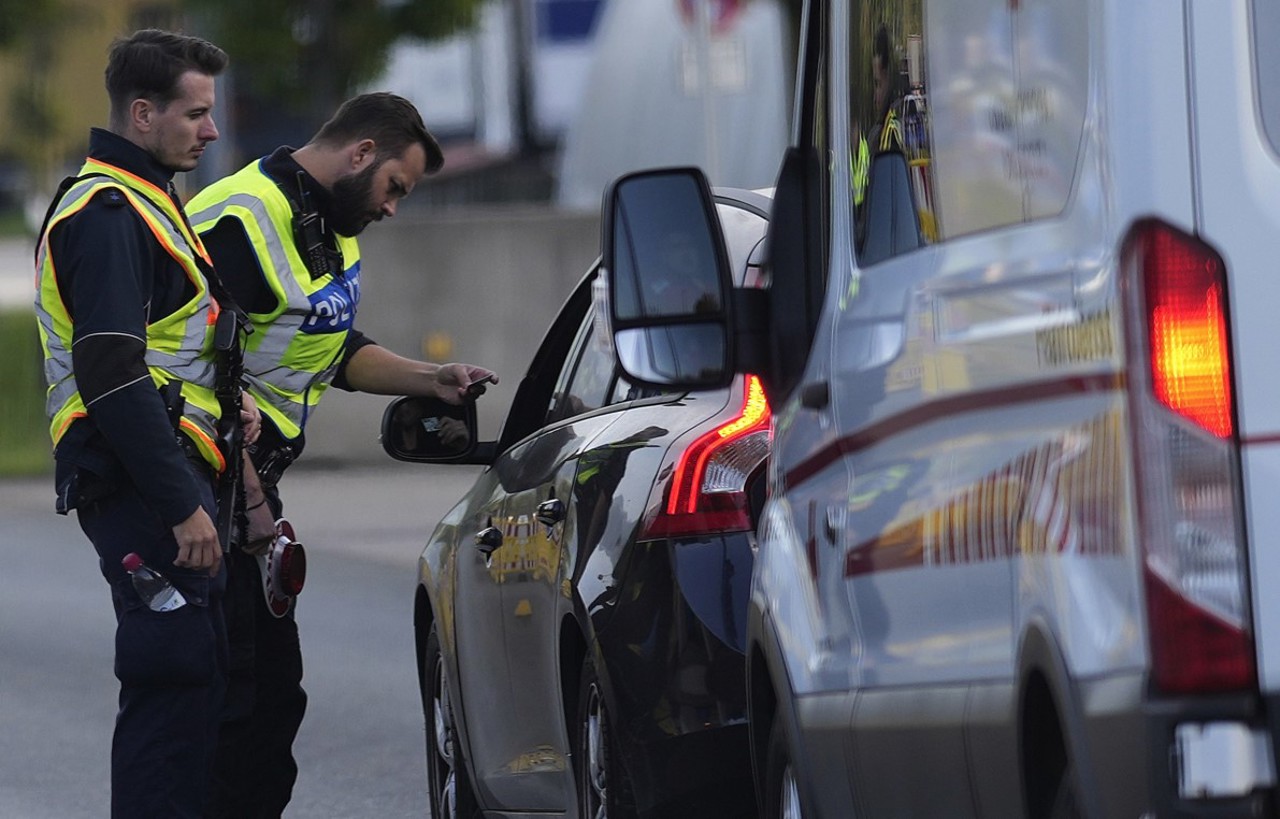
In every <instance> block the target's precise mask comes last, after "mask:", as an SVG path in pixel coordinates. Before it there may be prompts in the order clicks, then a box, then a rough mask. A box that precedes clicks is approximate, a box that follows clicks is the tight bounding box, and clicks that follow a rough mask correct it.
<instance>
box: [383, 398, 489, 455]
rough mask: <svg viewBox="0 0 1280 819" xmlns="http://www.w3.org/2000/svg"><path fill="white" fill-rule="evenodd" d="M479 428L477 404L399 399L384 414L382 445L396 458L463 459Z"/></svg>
mask: <svg viewBox="0 0 1280 819" xmlns="http://www.w3.org/2000/svg"><path fill="white" fill-rule="evenodd" d="M475 428H476V424H475V406H474V405H473V404H463V405H455V404H449V403H446V402H444V401H441V400H440V399H438V398H422V397H411V398H398V399H396V400H395V401H393V402H392V403H391V405H390V406H388V407H387V411H386V413H385V414H384V416H383V419H382V446H383V449H385V450H386V451H387V453H388V454H390V455H391V456H392V457H395V458H402V459H406V458H407V459H433V460H434V459H449V458H459V457H462V456H465V455H466V454H468V453H469V452H470V451H471V450H472V449H473V448H474V443H475Z"/></svg>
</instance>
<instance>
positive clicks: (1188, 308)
mask: <svg viewBox="0 0 1280 819" xmlns="http://www.w3.org/2000/svg"><path fill="white" fill-rule="evenodd" d="M1127 251H1128V252H1126V253H1125V255H1124V259H1125V264H1126V269H1125V274H1126V278H1125V282H1126V284H1131V283H1140V286H1139V287H1138V288H1131V289H1127V291H1126V292H1128V293H1130V294H1131V295H1136V296H1137V297H1136V298H1131V299H1130V300H1129V301H1128V302H1127V314H1126V315H1127V318H1128V321H1129V323H1130V325H1129V326H1130V327H1131V328H1132V329H1134V330H1135V331H1136V332H1132V333H1130V334H1129V336H1128V338H1129V345H1128V356H1129V361H1130V362H1131V366H1130V368H1129V374H1130V390H1131V392H1130V395H1131V399H1132V400H1131V405H1130V406H1131V412H1132V414H1133V441H1134V448H1135V450H1134V452H1135V455H1134V457H1135V461H1136V464H1137V484H1136V490H1137V493H1138V494H1137V497H1138V513H1139V521H1140V527H1139V541H1140V546H1141V549H1142V556H1143V562H1144V575H1145V584H1144V585H1145V590H1146V605H1147V630H1148V642H1149V648H1150V652H1151V673H1152V681H1153V683H1154V684H1155V686H1156V687H1157V688H1158V689H1159V690H1161V691H1164V692H1166V693H1171V694H1185V693H1207V692H1213V691H1232V690H1240V689H1243V688H1248V687H1250V686H1252V685H1253V684H1254V680H1255V675H1256V669H1255V665H1254V656H1253V637H1252V634H1251V630H1250V623H1251V614H1250V611H1249V597H1248V592H1247V588H1248V586H1247V559H1246V554H1245V541H1244V535H1243V527H1242V526H1241V523H1240V521H1241V520H1242V517H1243V502H1242V500H1241V488H1240V480H1239V475H1240V467H1239V452H1238V449H1237V446H1236V443H1235V428H1234V421H1233V418H1234V409H1233V407H1232V386H1231V385H1232V380H1231V358H1230V346H1229V345H1230V336H1229V322H1228V318H1227V316H1228V310H1227V292H1226V266H1225V265H1224V264H1223V262H1222V259H1221V257H1220V256H1218V254H1217V253H1215V252H1214V251H1213V250H1212V248H1210V247H1208V246H1207V245H1205V244H1204V243H1203V242H1201V241H1200V240H1199V239H1197V238H1196V237H1194V236H1190V235H1187V234H1185V233H1182V232H1180V231H1178V230H1176V229H1174V228H1172V227H1170V226H1169V225H1165V224H1162V223H1159V222H1154V221H1149V222H1143V223H1141V224H1139V225H1138V226H1137V227H1136V228H1135V229H1134V231H1133V233H1132V234H1131V236H1130V241H1129V243H1128V245H1127ZM1135 268H1136V269H1135Z"/></svg>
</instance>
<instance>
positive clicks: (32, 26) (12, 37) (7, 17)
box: [0, 0, 59, 48]
mask: <svg viewBox="0 0 1280 819" xmlns="http://www.w3.org/2000/svg"><path fill="white" fill-rule="evenodd" d="M58 6H59V3H58V0H0V48H9V47H10V46H13V45H15V44H18V43H21V42H22V41H23V38H24V36H26V35H27V34H29V33H38V32H40V31H43V30H46V29H47V28H48V26H49V25H50V24H51V23H54V22H55V21H56V19H57V16H58V14H57V13H58Z"/></svg>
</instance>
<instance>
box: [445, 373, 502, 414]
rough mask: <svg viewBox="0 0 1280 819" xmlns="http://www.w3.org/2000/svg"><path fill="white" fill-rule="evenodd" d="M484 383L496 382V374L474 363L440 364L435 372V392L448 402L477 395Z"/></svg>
mask: <svg viewBox="0 0 1280 819" xmlns="http://www.w3.org/2000/svg"><path fill="white" fill-rule="evenodd" d="M486 383H488V384H497V383H498V376H497V374H496V373H494V372H493V370H486V369H485V368H484V367H477V366H475V365H474V364H441V365H440V369H439V370H438V371H437V372H436V393H437V395H438V396H439V397H440V399H441V400H443V401H447V402H448V403H450V404H461V403H462V402H464V401H467V400H471V399H475V398H477V397H479V396H480V394H482V393H483V392H484V385H485V384H486Z"/></svg>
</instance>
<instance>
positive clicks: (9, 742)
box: [0, 460, 476, 819]
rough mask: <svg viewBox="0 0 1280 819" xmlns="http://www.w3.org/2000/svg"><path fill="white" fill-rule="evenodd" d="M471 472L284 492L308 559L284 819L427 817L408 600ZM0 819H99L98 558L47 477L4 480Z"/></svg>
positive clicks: (107, 630)
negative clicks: (300, 704)
mask: <svg viewBox="0 0 1280 819" xmlns="http://www.w3.org/2000/svg"><path fill="white" fill-rule="evenodd" d="M475 474H476V468H475V467H436V466H419V465H410V464H401V463H397V462H393V461H390V460H388V461H387V462H386V464H385V465H383V466H378V467H361V468H359V469H345V470H334V469H327V470H319V471H317V470H307V469H306V468H305V462H304V463H303V464H301V465H299V467H297V468H295V469H294V470H293V471H292V473H291V474H290V475H289V476H288V477H287V478H286V479H285V482H284V484H283V487H284V497H285V506H286V515H287V516H288V517H289V518H290V520H291V521H292V522H293V523H294V524H295V528H296V529H297V533H298V539H299V540H300V541H302V542H303V543H304V544H305V545H306V546H307V554H308V557H309V561H308V575H307V585H306V589H305V590H304V591H303V594H302V597H301V598H300V601H299V603H300V606H299V610H298V623H299V630H300V633H301V639H302V648H303V658H304V664H305V677H304V680H303V685H304V687H305V688H306V689H307V692H308V694H309V698H310V703H309V706H308V712H307V718H306V721H305V722H304V723H303V725H302V730H301V732H300V733H299V736H298V739H297V742H296V744H295V753H296V756H297V758H298V762H299V768H300V773H299V777H298V783H297V786H296V788H295V790H294V800H293V803H292V804H291V805H290V807H289V809H288V811H286V816H287V817H294V818H297V819H301V818H302V817H316V819H366V818H367V817H379V818H380V819H394V818H395V817H422V816H424V815H426V809H427V808H426V800H425V798H424V796H423V774H422V770H423V761H424V752H423V736H422V718H421V710H420V706H419V700H418V692H417V680H416V676H415V671H414V659H413V637H412V635H413V629H412V599H413V587H414V572H415V570H416V562H417V556H418V553H419V551H420V550H421V548H422V545H423V543H424V542H425V541H426V537H427V534H428V533H429V529H430V527H431V526H433V525H434V522H435V521H436V520H438V519H439V518H440V517H441V516H442V515H443V514H444V513H445V512H446V511H447V510H448V508H449V507H450V506H451V505H452V503H453V502H454V501H455V500H456V499H457V498H459V497H460V496H461V495H462V493H463V491H464V490H465V487H466V486H467V485H469V483H470V482H471V481H472V480H473V479H474V476H475ZM0 558H2V559H3V560H4V567H3V569H0V816H3V817H6V819H91V818H92V819H99V818H100V817H103V816H106V815H107V812H108V811H107V808H108V804H109V802H108V798H109V797H108V775H109V772H108V757H109V752H110V742H111V730H112V723H113V720H114V717H115V708H116V706H115V697H116V693H117V691H118V688H117V683H116V680H115V677H114V676H113V675H112V670H111V663H112V639H113V637H112V636H113V633H114V617H113V615H112V611H111V601H110V594H109V592H108V589H107V585H106V583H105V582H103V580H102V577H101V575H100V574H99V573H98V569H97V557H96V555H95V554H94V552H93V549H92V547H91V546H90V545H89V542H88V540H87V539H86V538H85V537H84V535H83V534H82V533H81V532H80V529H79V527H78V526H77V524H76V521H75V519H74V518H73V517H68V518H62V517H59V516H57V515H56V514H54V512H53V492H52V488H51V483H50V481H49V480H48V479H45V478H41V479H39V480H22V481H12V480H10V481H0Z"/></svg>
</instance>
